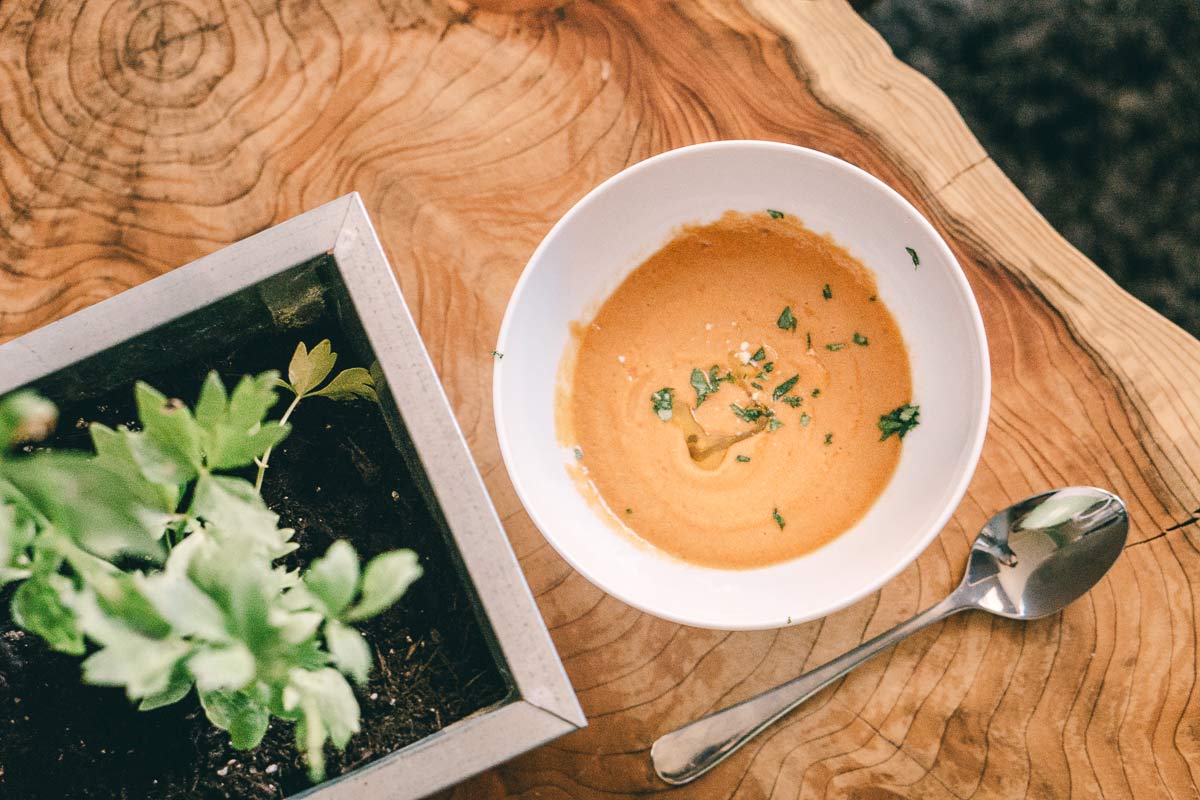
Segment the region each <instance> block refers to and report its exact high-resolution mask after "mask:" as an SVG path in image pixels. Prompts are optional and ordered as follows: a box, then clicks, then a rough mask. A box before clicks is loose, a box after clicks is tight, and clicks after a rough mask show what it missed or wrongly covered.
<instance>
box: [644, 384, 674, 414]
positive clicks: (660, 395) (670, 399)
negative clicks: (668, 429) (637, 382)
mask: <svg viewBox="0 0 1200 800" xmlns="http://www.w3.org/2000/svg"><path fill="white" fill-rule="evenodd" d="M674 405H675V390H674V389H672V388H671V387H670V386H664V387H663V388H661V389H659V390H658V391H657V392H655V393H654V394H652V395H650V408H651V409H652V410H653V411H654V413H655V414H657V415H658V418H659V419H661V420H662V421H663V422H670V421H671V416H672V414H673V413H674V412H673V407H674Z"/></svg>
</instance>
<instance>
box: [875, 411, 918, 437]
mask: <svg viewBox="0 0 1200 800" xmlns="http://www.w3.org/2000/svg"><path fill="white" fill-rule="evenodd" d="M920 416H921V407H920V406H914V405H909V404H908V403H905V404H904V405H902V406H900V407H899V408H897V409H894V410H892V411H889V412H888V413H886V414H883V415H881V416H880V417H879V430H880V431H882V432H883V435H882V436H880V437H879V441H881V442H882V441H883V440H884V439H886V438H888V437H889V436H891V435H892V434H893V433H894V434H896V435H897V436H899V437H900V438H901V439H903V438H904V437H905V435H906V434H907V433H908V432H909V431H911V430H912V429H913V428H915V427H917V425H919V424H920V422H921V420H920V419H919V417H920Z"/></svg>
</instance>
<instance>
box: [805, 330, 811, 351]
mask: <svg viewBox="0 0 1200 800" xmlns="http://www.w3.org/2000/svg"><path fill="white" fill-rule="evenodd" d="M804 339H805V341H806V342H807V343H808V349H809V350H812V331H809V332H808V333H806V334H804Z"/></svg>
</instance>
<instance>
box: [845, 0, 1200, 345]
mask: <svg viewBox="0 0 1200 800" xmlns="http://www.w3.org/2000/svg"><path fill="white" fill-rule="evenodd" d="M858 5H859V7H860V11H861V12H862V14H863V16H864V17H865V18H866V20H867V21H868V22H869V23H870V24H871V25H872V26H874V27H875V29H876V30H878V31H879V32H880V33H881V34H882V35H883V37H884V38H885V39H886V40H887V41H888V43H889V44H890V45H891V46H892V49H893V50H894V51H895V53H896V55H897V57H899V58H900V59H902V60H904V61H906V62H907V63H909V64H910V65H912V66H913V67H916V68H917V69H918V70H920V71H921V72H923V73H924V74H925V75H926V76H928V77H929V78H930V79H931V80H932V81H933V82H934V83H935V84H937V85H938V87H940V88H941V90H942V91H943V92H945V93H946V94H947V95H948V96H949V97H950V99H951V100H952V101H953V102H954V104H955V105H956V106H957V107H958V110H959V111H960V112H961V113H962V115H963V117H964V119H966V121H967V124H968V125H969V126H970V127H971V130H972V131H974V133H975V135H976V136H977V137H978V138H979V140H980V142H981V143H982V144H983V146H984V148H985V149H986V150H987V151H988V153H989V154H990V155H991V156H992V158H993V159H994V160H995V161H996V163H997V164H998V165H999V166H1000V168H1001V169H1003V170H1004V172H1005V173H1007V174H1008V176H1009V177H1010V178H1011V179H1012V180H1013V181H1014V182H1015V183H1016V184H1017V186H1018V187H1020V189H1021V191H1023V192H1024V193H1025V195H1026V196H1027V197H1028V198H1029V199H1030V201H1032V202H1033V204H1034V205H1035V206H1037V208H1038V210H1039V211H1041V212H1042V214H1044V215H1045V216H1046V218H1047V219H1048V220H1049V221H1050V224H1052V225H1053V226H1054V227H1055V228H1057V229H1058V230H1059V231H1060V232H1061V233H1062V234H1063V235H1064V236H1066V238H1067V239H1069V240H1070V241H1071V243H1072V244H1074V245H1075V246H1076V247H1078V248H1079V249H1080V250H1082V251H1083V252H1084V253H1085V254H1086V255H1087V256H1089V257H1090V258H1091V259H1092V260H1093V261H1094V262H1096V264H1097V265H1099V266H1100V268H1101V269H1103V270H1104V271H1106V272H1107V273H1108V274H1109V275H1111V276H1112V277H1113V278H1115V279H1116V280H1117V281H1118V282H1119V283H1120V284H1121V285H1122V286H1124V287H1125V288H1126V289H1128V290H1129V291H1131V292H1133V293H1134V294H1135V295H1137V296H1138V297H1139V298H1140V299H1142V300H1143V301H1145V302H1146V303H1149V304H1150V305H1151V306H1153V307H1154V308H1156V309H1157V310H1158V311H1160V312H1162V313H1163V314H1165V315H1166V316H1167V317H1169V318H1171V319H1172V320H1174V321H1175V322H1177V323H1178V324H1179V325H1181V326H1183V327H1184V328H1186V329H1187V330H1188V331H1190V332H1191V333H1192V334H1195V335H1200V302H1198V301H1200V0H878V1H877V2H863V3H859V4H858Z"/></svg>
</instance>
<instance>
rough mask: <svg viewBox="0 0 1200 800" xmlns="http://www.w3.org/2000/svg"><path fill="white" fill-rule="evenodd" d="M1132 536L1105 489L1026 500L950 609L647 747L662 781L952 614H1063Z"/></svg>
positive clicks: (988, 536) (973, 559) (995, 522)
mask: <svg viewBox="0 0 1200 800" xmlns="http://www.w3.org/2000/svg"><path fill="white" fill-rule="evenodd" d="M1128 531H1129V517H1128V514H1127V513H1126V511H1125V504H1124V503H1123V502H1122V501H1121V498H1119V497H1117V496H1116V495H1114V494H1112V493H1110V492H1106V491H1104V490H1103V489H1093V488H1090V487H1079V486H1075V487H1070V488H1067V489H1058V490H1056V491H1053V492H1046V493H1045V494H1039V495H1036V496H1034V497H1030V498H1028V499H1026V500H1022V501H1021V502H1020V503H1017V504H1016V505H1014V506H1012V507H1011V508H1008V509H1006V510H1004V511H1001V512H1000V513H999V514H997V515H996V516H994V517H992V518H991V520H989V521H988V523H987V525H985V526H984V527H983V530H982V531H980V532H979V536H978V537H976V539H975V544H974V545H973V546H972V547H971V554H970V557H969V559H968V561H967V572H966V574H965V575H964V576H963V579H962V583H960V584H959V585H958V588H957V589H955V590H954V591H953V592H951V593H950V596H949V597H947V598H946V599H945V600H943V601H941V602H940V603H938V604H937V605H935V606H932V607H931V608H927V609H926V610H924V611H922V612H921V613H920V614H917V615H916V616H915V617H913V618H912V619H910V620H908V621H907V622H903V623H901V624H900V625H897V626H896V627H895V628H892V629H891V630H890V631H888V632H886V633H882V634H880V635H879V636H876V637H875V638H874V639H871V640H870V641H869V642H864V643H863V644H861V645H859V646H858V647H856V648H854V649H853V650H851V651H850V652H848V653H846V654H845V655H842V656H839V657H838V658H835V659H834V660H833V661H830V662H829V663H828V664H825V665H824V666H820V667H817V668H816V669H814V670H812V671H811V672H807V673H805V674H804V675H801V676H800V677H799V678H796V679H794V680H791V681H788V682H787V683H785V684H783V685H781V686H778V687H776V688H774V689H771V690H770V691H767V692H763V693H762V694H760V695H758V696H757V697H752V698H750V699H749V700H744V701H742V702H741V703H738V704H737V705H735V706H730V707H729V708H726V709H724V710H723V711H718V712H716V713H715V714H710V715H709V716H707V717H704V718H703V719H699V720H697V721H696V722H693V723H691V724H689V725H684V726H683V727H682V728H679V729H678V730H675V731H672V732H671V733H668V734H667V735H666V736H663V737H662V738H660V739H659V740H658V741H657V742H655V743H654V746H653V747H651V748H650V758H651V759H652V760H653V761H654V770H655V772H657V773H658V775H659V777H660V778H662V779H663V780H664V781H666V782H667V783H670V784H675V785H679V784H684V783H688V782H689V781H693V780H695V779H696V778H698V777H700V776H701V775H703V774H704V773H705V772H708V771H709V770H710V769H712V768H713V767H715V766H716V765H717V764H719V763H721V762H722V761H724V760H725V759H726V758H728V757H729V756H730V755H731V754H732V753H733V752H734V751H735V750H737V749H738V748H739V747H741V746H742V745H744V744H745V743H746V742H748V741H750V740H751V739H752V738H754V737H755V736H756V735H758V733H759V732H761V731H762V730H763V729H764V728H766V727H767V726H768V725H770V724H771V723H772V722H775V721H776V720H777V719H779V718H780V717H782V716H783V715H784V714H787V713H788V712H789V711H791V710H792V709H793V708H795V707H796V706H798V705H800V704H801V703H802V702H804V701H805V700H807V699H808V698H809V697H811V696H812V695H814V694H816V693H817V692H818V691H819V690H821V689H822V688H824V687H825V686H826V685H827V684H830V683H832V682H833V681H835V680H837V679H838V678H840V677H842V676H843V675H845V674H846V673H847V672H849V671H850V670H852V669H854V668H855V667H857V666H858V665H859V664H861V663H863V662H864V661H866V660H867V659H869V658H871V657H872V656H874V655H875V654H877V653H879V652H881V651H883V650H886V649H887V648H889V647H891V646H892V645H894V644H896V643H897V642H899V641H900V640H901V639H903V638H905V637H906V636H908V635H909V634H912V633H916V632H917V631H919V630H920V629H921V628H924V627H925V626H926V625H929V624H931V623H933V622H937V621H938V620H940V619H945V618H946V617H948V616H950V615H951V614H955V613H957V612H959V611H964V610H966V609H969V608H978V609H980V610H982V611H989V612H991V613H993V614H998V615H999V616H1002V617H1008V618H1009V619H1037V618H1038V617H1044V616H1048V615H1050V614H1054V613H1056V612H1058V611H1061V610H1062V609H1063V608H1064V607H1065V606H1066V605H1067V604H1069V603H1071V602H1072V601H1073V600H1075V599H1077V598H1079V597H1081V596H1082V595H1083V594H1084V593H1086V592H1087V591H1088V590H1089V589H1091V588H1092V586H1094V585H1095V584H1096V582H1097V581H1099V580H1100V578H1102V577H1103V576H1104V573H1106V572H1108V568H1109V567H1111V566H1112V565H1113V562H1114V561H1116V560H1117V556H1119V555H1120V554H1121V549H1122V548H1123V547H1124V546H1125V535H1126V533H1128Z"/></svg>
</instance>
